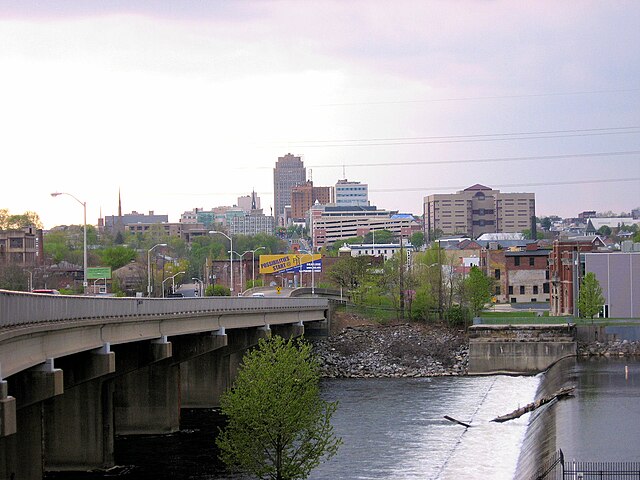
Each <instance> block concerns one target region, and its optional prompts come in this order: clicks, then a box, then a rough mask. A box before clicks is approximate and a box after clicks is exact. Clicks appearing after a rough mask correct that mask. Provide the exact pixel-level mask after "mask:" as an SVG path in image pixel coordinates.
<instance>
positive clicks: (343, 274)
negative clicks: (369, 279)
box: [327, 255, 370, 290]
mask: <svg viewBox="0 0 640 480" xmlns="http://www.w3.org/2000/svg"><path fill="white" fill-rule="evenodd" d="M369 262H370V259H369V257H368V256H366V255H363V256H359V257H352V256H350V255H349V256H345V257H342V258H340V259H339V260H338V261H337V262H336V263H334V264H333V265H332V266H331V267H330V268H329V270H328V272H327V276H328V277H329V278H330V279H331V281H332V282H333V283H335V284H336V285H338V286H339V287H343V288H346V289H349V290H353V289H355V288H358V286H359V285H360V284H361V283H362V282H363V281H364V279H365V277H366V275H367V271H368V269H369Z"/></svg>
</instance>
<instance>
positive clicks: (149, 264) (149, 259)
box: [147, 243, 167, 297]
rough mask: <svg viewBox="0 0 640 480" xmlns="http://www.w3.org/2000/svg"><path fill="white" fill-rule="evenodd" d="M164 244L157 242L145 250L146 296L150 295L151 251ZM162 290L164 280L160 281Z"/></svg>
mask: <svg viewBox="0 0 640 480" xmlns="http://www.w3.org/2000/svg"><path fill="white" fill-rule="evenodd" d="M166 246H167V244H166V243H158V244H156V245H154V246H153V247H151V248H150V249H149V250H148V251H147V297H151V251H152V250H153V249H154V248H156V247H166ZM162 291H163V292H164V281H163V282H162Z"/></svg>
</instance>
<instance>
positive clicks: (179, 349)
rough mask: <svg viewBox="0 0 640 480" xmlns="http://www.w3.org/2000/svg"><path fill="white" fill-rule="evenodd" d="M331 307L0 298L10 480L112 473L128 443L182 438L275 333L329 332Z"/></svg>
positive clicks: (0, 370) (0, 473)
mask: <svg viewBox="0 0 640 480" xmlns="http://www.w3.org/2000/svg"><path fill="white" fill-rule="evenodd" d="M328 321H329V301H328V300H327V299H322V298H242V297H234V298H230V297H208V298H173V299H148V298H95V297H68V296H59V295H38V294H30V293H19V292H9V291H3V290H0V479H14V478H15V479H28V480H31V479H37V480H40V479H41V478H42V477H43V475H44V472H46V471H74V470H91V469H100V468H108V467H111V466H113V465H114V437H115V435H118V434H127V435H131V434H159V433H171V432H174V431H177V430H178V429H179V426H180V408H181V407H184V408H211V407H215V406H218V405H219V398H220V395H221V393H222V392H223V391H224V390H225V389H227V388H228V387H229V386H230V385H231V382H232V380H233V378H234V376H235V374H236V372H237V369H238V367H239V365H240V361H241V360H242V356H243V355H244V352H245V351H246V350H247V349H248V348H251V347H252V346H254V345H255V344H256V343H257V342H258V340H259V339H260V338H262V337H265V336H267V335H268V334H269V333H273V334H278V335H281V336H283V337H291V336H297V335H301V334H302V333H303V332H304V331H305V329H307V330H309V329H310V328H316V329H317V328H320V329H322V328H324V329H326V328H327V323H328Z"/></svg>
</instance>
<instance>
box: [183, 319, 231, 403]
mask: <svg viewBox="0 0 640 480" xmlns="http://www.w3.org/2000/svg"><path fill="white" fill-rule="evenodd" d="M183 337H184V338H183V339H176V341H175V342H174V343H175V345H174V355H173V358H174V360H176V361H182V363H180V389H181V398H182V408H213V407H217V406H219V404H220V394H221V393H222V392H223V391H224V390H225V389H226V388H227V385H228V370H229V368H228V359H226V356H225V354H224V352H223V350H224V348H225V347H226V346H227V335H226V334H225V333H224V331H219V332H213V333H211V334H208V335H200V336H192V335H189V336H186V335H185V336H183Z"/></svg>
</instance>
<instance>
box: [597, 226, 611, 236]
mask: <svg viewBox="0 0 640 480" xmlns="http://www.w3.org/2000/svg"><path fill="white" fill-rule="evenodd" d="M598 234H599V235H604V236H605V237H608V236H609V235H611V227H609V226H608V225H603V226H601V227H600V228H599V229H598Z"/></svg>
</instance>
